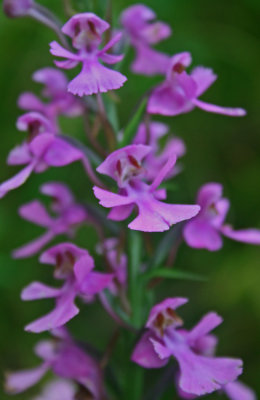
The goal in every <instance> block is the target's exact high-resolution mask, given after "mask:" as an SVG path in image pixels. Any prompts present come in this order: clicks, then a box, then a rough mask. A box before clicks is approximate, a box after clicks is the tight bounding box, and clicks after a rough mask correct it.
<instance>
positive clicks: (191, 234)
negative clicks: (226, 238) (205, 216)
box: [183, 218, 222, 251]
mask: <svg viewBox="0 0 260 400" xmlns="http://www.w3.org/2000/svg"><path fill="white" fill-rule="evenodd" d="M183 236H184V239H185V241H186V243H187V244H188V245H189V246H190V247H194V248H196V249H207V250H210V251H217V250H219V249H220V248H221V247H222V238H221V235H220V233H219V232H218V230H216V229H215V228H214V227H212V226H211V225H210V224H209V223H208V222H207V221H202V220H200V219H199V218H198V219H194V220H193V221H190V222H188V223H187V224H186V225H185V227H184V230H183Z"/></svg>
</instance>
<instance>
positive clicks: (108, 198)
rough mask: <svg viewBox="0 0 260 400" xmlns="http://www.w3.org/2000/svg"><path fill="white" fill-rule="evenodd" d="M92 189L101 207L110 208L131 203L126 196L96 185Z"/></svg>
mask: <svg viewBox="0 0 260 400" xmlns="http://www.w3.org/2000/svg"><path fill="white" fill-rule="evenodd" d="M93 191H94V195H95V196H96V198H97V199H99V204H101V205H102V206H103V207H107V208H110V207H116V206H122V205H125V204H131V203H133V200H132V199H131V198H129V197H128V196H121V195H120V194H116V193H112V192H109V191H108V190H104V189H101V188H99V187H97V186H94V187H93Z"/></svg>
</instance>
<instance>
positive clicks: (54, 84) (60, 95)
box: [18, 67, 83, 126]
mask: <svg viewBox="0 0 260 400" xmlns="http://www.w3.org/2000/svg"><path fill="white" fill-rule="evenodd" d="M33 80H34V81H35V82H39V83H42V84H44V89H43V91H42V95H43V96H44V97H46V98H48V99H49V100H50V101H49V102H48V103H46V102H43V101H42V100H41V99H40V98H39V97H38V96H36V95H34V94H33V93H31V92H25V93H23V94H22V95H21V96H20V97H19V99H18V105H19V107H20V108H22V109H23V110H28V111H36V112H40V113H41V114H43V115H44V116H46V118H48V119H49V120H50V121H52V122H53V124H54V126H57V117H58V116H59V115H66V116H67V117H75V116H78V115H80V114H82V112H83V105H82V104H81V103H80V102H79V100H78V99H76V98H75V97H74V96H73V95H71V94H70V93H68V92H67V85H68V80H67V78H66V76H65V74H64V73H63V72H61V71H59V70H57V69H55V68H50V67H47V68H42V69H40V70H38V71H36V72H35V73H34V74H33Z"/></svg>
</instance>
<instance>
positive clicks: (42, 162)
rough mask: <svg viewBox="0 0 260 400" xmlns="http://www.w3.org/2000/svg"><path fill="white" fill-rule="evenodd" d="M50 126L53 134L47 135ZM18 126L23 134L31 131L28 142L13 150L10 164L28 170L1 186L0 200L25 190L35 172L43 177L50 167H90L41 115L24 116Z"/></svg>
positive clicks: (78, 152) (29, 114) (9, 160)
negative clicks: (77, 163) (82, 164)
mask: <svg viewBox="0 0 260 400" xmlns="http://www.w3.org/2000/svg"><path fill="white" fill-rule="evenodd" d="M43 121H44V123H43ZM47 123H48V127H49V128H50V131H48V127H47ZM17 126H18V129H20V130H25V129H26V127H28V131H29V141H28V142H23V143H22V144H21V145H19V146H16V147H15V148H14V149H13V150H11V152H10V153H9V156H8V159H7V164H8V165H26V167H25V168H23V169H22V170H21V171H20V172H18V173H17V174H16V175H15V176H13V177H12V178H10V179H8V180H7V181H5V182H3V183H2V184H0V198H2V197H4V196H5V195H6V194H7V193H8V192H9V191H10V190H14V189H17V188H18V187H20V186H22V185H23V184H24V183H25V182H26V181H27V179H28V178H29V177H30V175H31V174H32V173H33V172H35V173H42V172H44V171H46V169H48V168H49V167H63V166H65V165H69V164H71V163H73V162H75V161H78V160H83V159H84V161H85V162H86V163H87V164H88V165H89V163H88V160H86V158H85V156H84V155H83V153H82V152H81V151H80V150H79V149H77V148H76V147H74V146H72V145H71V144H69V143H68V142H67V141H65V140H64V139H62V137H57V135H55V132H54V131H53V130H52V129H51V128H52V127H53V125H52V124H51V123H50V122H49V121H48V120H47V119H46V118H45V117H43V116H42V115H41V114H39V113H28V114H25V115H24V116H22V117H21V118H19V119H18V123H17Z"/></svg>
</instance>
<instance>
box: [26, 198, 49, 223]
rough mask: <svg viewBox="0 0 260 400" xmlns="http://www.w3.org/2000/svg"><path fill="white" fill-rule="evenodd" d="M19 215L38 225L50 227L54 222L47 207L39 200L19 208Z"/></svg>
mask: <svg viewBox="0 0 260 400" xmlns="http://www.w3.org/2000/svg"><path fill="white" fill-rule="evenodd" d="M19 215H20V216H21V217H22V218H23V219H26V220H27V221H30V222H33V223H34V224H36V225H40V226H44V227H48V226H50V225H51V224H52V222H53V220H52V218H51V217H50V216H49V214H48V213H47V210H46V208H45V206H44V205H43V204H42V203H41V202H40V201H38V200H33V201H31V202H30V203H27V204H25V205H23V206H21V207H20V208H19Z"/></svg>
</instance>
